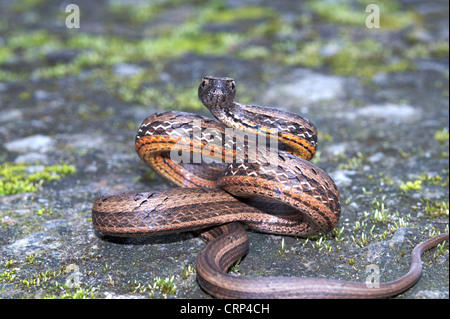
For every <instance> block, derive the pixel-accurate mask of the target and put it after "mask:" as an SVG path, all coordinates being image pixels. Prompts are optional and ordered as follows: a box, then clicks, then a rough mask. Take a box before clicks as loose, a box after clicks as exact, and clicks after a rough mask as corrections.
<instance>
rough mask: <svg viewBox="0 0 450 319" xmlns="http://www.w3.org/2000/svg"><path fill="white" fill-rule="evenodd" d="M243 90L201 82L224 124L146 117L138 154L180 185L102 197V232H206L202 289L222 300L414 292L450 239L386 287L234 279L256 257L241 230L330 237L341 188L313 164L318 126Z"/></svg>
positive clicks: (170, 115)
mask: <svg viewBox="0 0 450 319" xmlns="http://www.w3.org/2000/svg"><path fill="white" fill-rule="evenodd" d="M235 92H236V83H235V81H234V80H233V79H231V78H217V77H212V76H207V77H204V78H203V80H202V82H201V84H200V86H199V89H198V94H199V98H200V100H201V101H202V103H203V104H204V105H205V106H206V107H207V108H208V109H209V110H210V111H211V113H212V114H213V115H214V117H215V118H216V119H217V120H218V121H219V122H217V121H213V120H211V119H209V118H206V117H203V116H200V115H195V114H191V113H184V112H162V113H156V114H153V115H151V116H149V117H148V118H146V119H145V120H144V121H143V123H142V124H141V126H140V128H139V130H138V133H137V135H136V140H135V144H136V151H137V153H138V155H139V156H140V158H141V159H142V160H143V161H144V162H145V163H147V164H148V165H149V166H150V167H151V168H153V170H155V171H156V172H157V173H158V174H160V175H161V176H163V177H165V178H166V179H167V180H168V181H170V182H172V183H174V184H175V185H177V186H179V187H178V188H172V189H168V190H162V191H150V192H137V191H131V192H122V193H116V194H110V195H102V196H100V197H98V198H97V199H96V201H95V203H94V206H93V210H92V221H93V224H94V227H95V229H96V230H98V231H100V232H102V233H105V234H109V235H113V236H152V235H159V234H167V233H173V232H180V231H193V230H202V231H203V232H202V235H201V238H202V239H204V240H205V241H206V242H207V244H206V245H205V247H204V248H203V249H202V251H201V252H200V253H199V255H198V257H197V265H196V269H197V276H198V282H199V283H200V285H201V287H202V288H203V289H204V290H205V291H207V292H208V293H210V294H212V295H214V296H216V297H221V298H381V297H390V296H394V295H397V294H399V293H401V292H403V291H405V290H406V289H408V288H410V287H411V286H413V285H414V284H415V283H416V282H417V281H418V280H419V278H420V276H421V272H422V265H421V260H420V257H421V254H422V253H423V252H424V251H425V250H427V249H430V248H432V247H434V246H436V245H437V244H438V243H441V242H442V241H444V240H448V233H446V234H443V235H439V236H436V237H434V238H432V239H429V240H427V241H425V242H423V243H421V244H419V245H418V246H416V248H414V250H413V252H412V254H411V267H410V270H409V272H408V273H407V274H406V275H404V276H403V277H401V278H399V279H397V280H395V281H392V282H388V283H382V284H380V287H379V288H368V287H367V286H366V285H365V284H364V283H355V282H347V281H339V280H331V279H318V278H297V277H276V278H243V277H238V276H233V275H230V274H228V273H227V270H228V269H229V267H230V266H231V265H232V264H233V263H234V262H235V261H236V260H237V259H239V258H241V257H243V256H244V255H245V254H246V253H247V252H248V249H249V241H248V237H247V233H246V231H245V229H244V227H243V225H245V226H246V227H248V228H251V229H255V230H257V231H260V232H267V233H274V234H284V235H291V236H300V237H304V236H310V235H314V234H318V233H326V232H328V231H330V230H332V229H333V228H334V227H335V226H336V224H337V222H338V220H339V217H340V214H341V205H340V196H339V191H338V188H337V187H336V185H335V183H334V182H333V180H332V179H331V178H330V177H329V176H328V175H327V174H326V173H325V172H324V171H323V170H321V169H320V168H319V167H317V166H315V165H313V164H311V163H310V162H309V160H310V159H311V158H312V157H313V156H314V154H315V151H316V146H317V130H316V128H315V127H314V125H313V124H312V123H311V122H310V121H309V120H307V119H305V118H304V117H302V116H300V115H297V114H294V113H290V112H285V111H281V110H277V109H274V108H269V107H261V106H254V105H245V104H241V103H237V102H235ZM256 140H257V142H255V141H256ZM260 140H261V142H260ZM272 142H273V143H272ZM278 143H279V144H278ZM255 145H256V146H257V147H256V148H254V146H255Z"/></svg>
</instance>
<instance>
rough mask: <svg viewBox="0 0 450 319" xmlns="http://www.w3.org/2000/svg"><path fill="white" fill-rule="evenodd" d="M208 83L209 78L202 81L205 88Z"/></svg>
mask: <svg viewBox="0 0 450 319" xmlns="http://www.w3.org/2000/svg"><path fill="white" fill-rule="evenodd" d="M207 84H208V81H207V80H203V81H202V88H205V86H206V85H207Z"/></svg>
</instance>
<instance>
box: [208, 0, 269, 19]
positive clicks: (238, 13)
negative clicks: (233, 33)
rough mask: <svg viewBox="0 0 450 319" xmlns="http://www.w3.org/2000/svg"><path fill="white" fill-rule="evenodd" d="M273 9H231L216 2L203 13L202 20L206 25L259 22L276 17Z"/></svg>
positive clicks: (252, 7) (254, 7) (244, 7)
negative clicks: (243, 21) (242, 21)
mask: <svg viewBox="0 0 450 319" xmlns="http://www.w3.org/2000/svg"><path fill="white" fill-rule="evenodd" d="M276 16H277V14H276V13H275V11H274V10H273V8H269V7H262V6H242V7H236V8H229V7H226V6H225V5H224V3H223V2H221V1H216V3H215V4H214V5H212V6H211V5H210V6H209V8H207V10H204V11H203V13H202V18H203V19H204V21H205V22H206V23H224V24H225V23H226V24H229V23H236V22H238V21H240V20H247V21H248V20H259V19H266V18H273V17H276Z"/></svg>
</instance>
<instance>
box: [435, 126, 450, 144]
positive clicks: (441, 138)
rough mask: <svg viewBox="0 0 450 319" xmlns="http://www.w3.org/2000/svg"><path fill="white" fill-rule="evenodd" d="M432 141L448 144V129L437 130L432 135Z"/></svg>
mask: <svg viewBox="0 0 450 319" xmlns="http://www.w3.org/2000/svg"><path fill="white" fill-rule="evenodd" d="M434 139H435V140H436V141H438V142H439V143H445V142H448V139H449V132H448V128H446V127H444V128H443V129H440V130H437V131H436V132H435V133H434Z"/></svg>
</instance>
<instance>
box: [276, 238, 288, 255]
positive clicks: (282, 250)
mask: <svg viewBox="0 0 450 319" xmlns="http://www.w3.org/2000/svg"><path fill="white" fill-rule="evenodd" d="M278 253H279V254H280V256H286V244H285V243H284V238H282V239H281V249H280V250H279V251H278Z"/></svg>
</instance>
